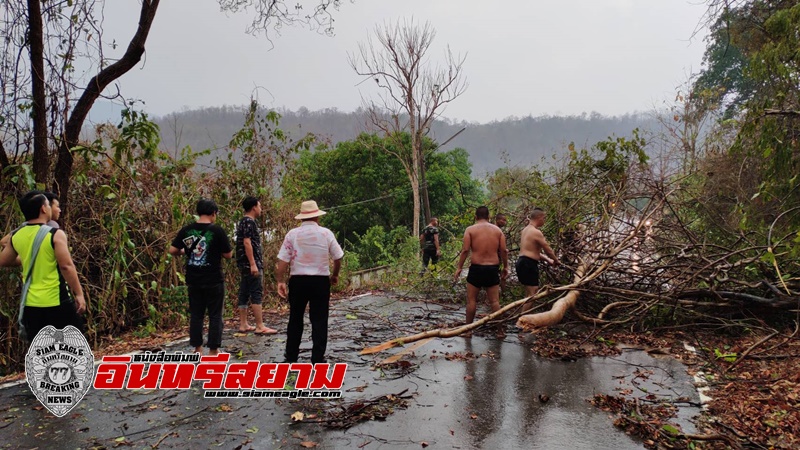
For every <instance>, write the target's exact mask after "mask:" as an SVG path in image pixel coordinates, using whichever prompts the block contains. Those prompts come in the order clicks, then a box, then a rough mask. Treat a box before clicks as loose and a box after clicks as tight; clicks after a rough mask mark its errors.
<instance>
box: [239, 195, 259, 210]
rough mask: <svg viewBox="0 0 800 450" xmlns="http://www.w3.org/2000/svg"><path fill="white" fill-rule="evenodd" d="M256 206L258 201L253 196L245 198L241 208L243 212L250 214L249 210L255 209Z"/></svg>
mask: <svg viewBox="0 0 800 450" xmlns="http://www.w3.org/2000/svg"><path fill="white" fill-rule="evenodd" d="M256 205H258V199H257V198H255V197H253V196H250V197H247V198H245V199H244V201H243V202H242V208H244V212H250V210H251V209H253V208H255V207H256Z"/></svg>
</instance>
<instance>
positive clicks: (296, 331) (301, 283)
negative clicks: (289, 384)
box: [284, 275, 331, 363]
mask: <svg viewBox="0 0 800 450" xmlns="http://www.w3.org/2000/svg"><path fill="white" fill-rule="evenodd" d="M330 299H331V280H330V277H328V276H315V275H293V276H292V277H290V278H289V307H290V310H289V325H288V327H287V330H286V335H287V339H286V353H285V354H284V356H285V357H286V361H287V362H297V357H298V355H299V353H300V341H301V340H302V338H303V318H304V316H305V312H306V305H309V308H308V315H309V318H310V319H311V341H312V342H313V346H312V347H311V362H312V363H322V362H325V350H326V349H327V347H328V305H329V303H330Z"/></svg>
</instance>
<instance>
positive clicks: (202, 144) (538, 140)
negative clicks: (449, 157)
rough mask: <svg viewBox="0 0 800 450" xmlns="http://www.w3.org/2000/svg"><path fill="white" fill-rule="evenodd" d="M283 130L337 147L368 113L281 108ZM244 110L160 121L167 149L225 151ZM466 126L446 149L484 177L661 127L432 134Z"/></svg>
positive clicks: (582, 125) (587, 118)
mask: <svg viewBox="0 0 800 450" xmlns="http://www.w3.org/2000/svg"><path fill="white" fill-rule="evenodd" d="M278 112H279V113H280V114H281V116H282V117H281V121H280V128H281V129H283V130H284V131H285V132H288V133H289V134H290V135H291V136H293V137H295V138H297V137H301V136H303V135H304V134H305V133H309V132H310V133H314V134H316V135H317V136H319V137H321V138H322V139H326V140H328V141H329V142H331V143H332V144H335V143H337V142H340V141H346V140H352V139H354V138H355V137H356V136H358V134H359V133H361V132H365V131H369V129H368V127H367V125H366V115H365V114H364V113H363V111H355V112H342V111H339V110H337V109H335V108H328V109H323V110H319V111H309V110H308V109H306V108H300V109H299V110H297V111H291V110H287V109H279V110H278ZM244 114H245V107H244V106H221V107H209V108H202V109H195V110H186V111H180V112H175V113H172V114H169V115H167V116H163V117H157V118H155V122H156V123H157V124H158V125H159V126H160V128H161V135H162V147H163V148H164V149H165V150H168V151H170V153H172V152H174V151H175V149H180V148H183V147H185V146H187V145H188V146H191V147H192V149H194V150H197V151H199V150H203V149H207V148H211V149H220V150H217V151H224V149H225V147H226V146H227V144H228V142H229V141H230V139H231V136H232V135H233V133H235V132H236V131H237V130H239V129H240V128H241V127H242V124H243V121H244ZM462 128H466V129H465V130H464V132H462V133H461V134H459V135H458V136H457V137H456V138H455V139H453V140H452V141H450V142H449V143H448V144H447V145H446V146H443V147H442V149H443V150H449V149H452V148H455V147H461V148H464V149H465V150H467V152H469V154H470V159H471V161H472V163H473V167H474V170H473V173H474V174H475V175H476V176H483V175H486V174H487V173H491V172H494V171H495V170H496V169H498V168H500V167H505V166H529V165H531V164H534V163H539V162H541V161H542V157H549V156H550V155H554V154H555V155H563V154H564V152H565V149H566V147H567V145H568V144H569V143H570V142H575V144H576V145H577V146H578V147H583V146H591V145H592V144H594V143H595V142H598V141H601V140H604V139H606V138H608V137H609V136H612V135H616V136H628V135H630V134H631V131H632V130H633V129H634V128H640V129H644V130H647V129H653V130H654V129H656V128H657V122H656V121H655V120H654V119H653V118H651V117H649V116H647V115H644V114H626V115H622V116H613V117H608V116H603V115H601V114H599V113H591V114H583V115H580V116H540V117H531V116H528V117H521V118H518V117H510V118H506V119H503V120H500V121H493V122H489V123H483V124H481V123H469V122H455V121H448V120H440V121H437V122H435V123H434V125H433V127H432V128H431V133H430V136H431V137H432V138H433V139H435V140H437V141H438V142H444V141H445V140H447V139H448V138H450V137H451V136H453V135H454V134H456V133H457V132H458V131H459V130H460V129H462Z"/></svg>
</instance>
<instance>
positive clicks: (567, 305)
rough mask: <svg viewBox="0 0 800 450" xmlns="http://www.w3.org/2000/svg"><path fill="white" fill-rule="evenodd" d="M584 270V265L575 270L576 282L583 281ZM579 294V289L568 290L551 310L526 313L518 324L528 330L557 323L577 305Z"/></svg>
mask: <svg viewBox="0 0 800 450" xmlns="http://www.w3.org/2000/svg"><path fill="white" fill-rule="evenodd" d="M583 271H584V266H579V267H578V269H577V270H576V271H575V278H574V284H580V283H581V281H582V278H583ZM578 296H580V291H579V290H577V289H572V290H571V291H569V292H567V293H566V295H564V296H563V297H561V298H560V299H558V301H556V302H555V303H554V304H553V307H552V308H550V311H545V312H541V313H537V314H526V315H524V316H522V317H520V318H519V320H517V326H518V327H520V328H522V329H525V330H528V329H532V328H542V327H549V326H552V325H555V324H557V323H559V322H561V319H563V318H564V314H566V313H567V311H568V310H570V309H572V308H574V307H575V303H576V302H577V301H578Z"/></svg>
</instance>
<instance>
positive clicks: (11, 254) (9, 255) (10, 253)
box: [0, 242, 22, 267]
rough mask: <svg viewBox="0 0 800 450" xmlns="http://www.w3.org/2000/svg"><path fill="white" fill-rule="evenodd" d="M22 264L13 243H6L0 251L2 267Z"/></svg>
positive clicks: (0, 265) (0, 264)
mask: <svg viewBox="0 0 800 450" xmlns="http://www.w3.org/2000/svg"><path fill="white" fill-rule="evenodd" d="M9 244H10V242H9ZM21 264H22V262H21V261H20V260H19V258H18V255H17V251H16V250H14V246H13V245H6V246H5V247H3V251H2V252H0V267H14V266H19V265H21Z"/></svg>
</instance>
